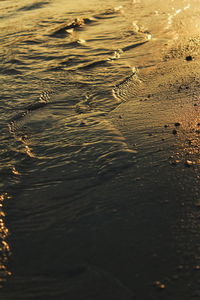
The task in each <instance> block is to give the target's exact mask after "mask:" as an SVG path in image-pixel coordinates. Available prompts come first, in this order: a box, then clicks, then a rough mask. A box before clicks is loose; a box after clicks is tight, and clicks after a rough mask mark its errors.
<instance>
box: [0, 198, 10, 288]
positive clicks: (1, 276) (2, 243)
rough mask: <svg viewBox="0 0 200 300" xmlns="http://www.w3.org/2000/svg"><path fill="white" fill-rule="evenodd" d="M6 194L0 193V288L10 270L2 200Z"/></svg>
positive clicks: (7, 232)
mask: <svg viewBox="0 0 200 300" xmlns="http://www.w3.org/2000/svg"><path fill="white" fill-rule="evenodd" d="M8 198H9V197H8V195H7V194H1V195H0V288H2V287H3V283H4V282H6V280H7V278H8V277H9V276H10V275H11V272H10V271H9V270H8V268H7V264H8V258H9V256H10V254H11V251H10V246H9V243H8V241H7V239H8V234H9V231H8V228H7V227H6V225H5V213H4V211H3V202H4V201H5V199H8Z"/></svg>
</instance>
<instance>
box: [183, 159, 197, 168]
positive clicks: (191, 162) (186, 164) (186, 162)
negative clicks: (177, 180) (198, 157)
mask: <svg viewBox="0 0 200 300" xmlns="http://www.w3.org/2000/svg"><path fill="white" fill-rule="evenodd" d="M194 164H195V163H194V162H193V161H191V160H188V159H187V160H186V161H185V166H187V167H190V166H192V165H194Z"/></svg>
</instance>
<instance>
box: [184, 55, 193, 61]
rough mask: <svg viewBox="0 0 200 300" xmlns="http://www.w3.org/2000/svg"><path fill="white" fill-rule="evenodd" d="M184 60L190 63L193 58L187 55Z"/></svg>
mask: <svg viewBox="0 0 200 300" xmlns="http://www.w3.org/2000/svg"><path fill="white" fill-rule="evenodd" d="M185 60H187V61H191V60H193V57H192V56H191V55H188V56H186V58H185Z"/></svg>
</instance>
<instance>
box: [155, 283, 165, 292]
mask: <svg viewBox="0 0 200 300" xmlns="http://www.w3.org/2000/svg"><path fill="white" fill-rule="evenodd" d="M153 285H154V286H156V287H157V288H159V289H161V290H163V289H165V288H166V286H165V284H164V283H161V282H160V281H154V283H153Z"/></svg>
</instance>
